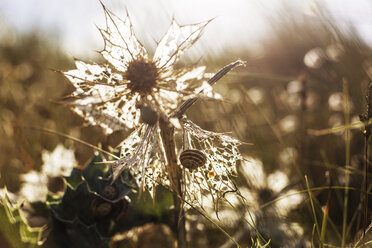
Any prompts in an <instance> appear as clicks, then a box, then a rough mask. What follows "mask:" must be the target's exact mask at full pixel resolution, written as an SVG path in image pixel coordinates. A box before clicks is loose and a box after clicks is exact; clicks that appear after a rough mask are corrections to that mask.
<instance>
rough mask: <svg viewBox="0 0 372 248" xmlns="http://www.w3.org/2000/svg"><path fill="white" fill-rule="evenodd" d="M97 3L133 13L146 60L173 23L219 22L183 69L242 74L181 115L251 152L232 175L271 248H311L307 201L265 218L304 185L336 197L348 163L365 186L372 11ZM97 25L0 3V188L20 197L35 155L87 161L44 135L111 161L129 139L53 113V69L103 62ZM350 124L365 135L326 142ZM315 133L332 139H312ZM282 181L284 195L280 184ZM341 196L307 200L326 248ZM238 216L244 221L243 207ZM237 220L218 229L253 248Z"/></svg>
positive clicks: (75, 4) (287, 4)
mask: <svg viewBox="0 0 372 248" xmlns="http://www.w3.org/2000/svg"><path fill="white" fill-rule="evenodd" d="M104 4H106V5H107V7H108V8H109V9H110V10H111V11H113V12H114V13H116V14H117V15H118V16H121V15H125V12H126V11H128V13H129V15H130V17H131V19H132V21H133V25H134V30H135V33H136V35H137V36H138V38H139V40H141V41H142V43H143V44H144V45H145V47H146V48H147V49H148V51H150V53H151V52H153V51H154V49H155V46H156V41H158V40H160V38H161V37H162V35H164V33H165V32H166V31H167V28H168V26H169V25H170V22H171V20H172V18H175V19H176V20H177V22H178V23H180V24H190V23H197V22H202V21H205V20H209V19H212V18H215V19H214V20H213V21H212V22H211V23H210V24H209V25H208V26H207V28H206V29H205V31H204V34H203V35H202V37H201V38H200V40H199V41H198V42H197V43H196V44H195V46H194V47H192V48H191V49H190V50H189V51H188V52H187V53H186V54H185V55H184V56H183V60H182V61H181V63H185V64H188V63H189V64H190V63H192V62H195V61H198V60H199V62H198V63H199V64H200V65H206V66H207V70H208V72H210V73H214V72H216V71H217V70H218V69H219V68H221V67H222V66H224V65H225V64H228V63H230V62H232V61H235V60H237V59H242V60H245V61H246V62H247V64H246V67H244V68H239V69H237V70H235V71H233V72H232V73H230V74H229V75H228V76H226V77H225V78H224V79H223V80H221V81H220V82H219V83H218V84H217V85H216V89H217V91H218V92H219V93H221V94H222V95H223V96H224V97H225V99H226V101H224V102H202V101H199V102H197V104H195V106H193V107H192V108H191V109H190V111H189V112H188V116H189V117H190V119H191V120H193V121H194V122H196V123H197V124H199V125H200V126H202V127H203V128H205V129H209V130H213V131H217V132H231V134H232V135H233V136H235V137H237V138H239V139H240V140H242V141H243V142H247V143H252V144H253V145H243V146H241V151H242V152H243V154H244V155H245V158H246V160H247V161H245V162H243V163H242V165H241V168H239V170H240V171H241V176H240V177H238V178H237V184H238V185H239V187H240V188H241V190H242V194H243V192H245V194H246V195H245V196H246V198H247V199H250V202H247V203H246V205H248V206H249V207H250V208H252V210H251V211H252V213H253V215H254V219H255V221H256V224H257V227H258V229H259V230H260V232H262V233H263V235H265V237H270V238H271V239H272V241H271V244H272V245H273V247H279V246H281V245H283V244H286V242H287V243H288V242H290V243H291V242H292V243H291V244H296V245H298V247H306V245H308V244H309V242H308V240H310V239H311V236H312V234H311V233H312V228H313V224H314V220H313V218H312V212H311V210H310V208H309V204H308V203H309V202H308V201H307V200H303V201H302V200H300V201H299V200H298V199H297V200H296V199H289V198H288V201H287V202H282V203H281V204H282V205H278V206H277V204H274V203H272V204H270V205H269V206H268V207H265V208H260V206H262V205H263V204H265V203H267V202H270V201H272V200H274V199H276V198H278V197H279V196H283V195H285V194H286V193H288V192H290V191H291V190H294V189H296V190H299V189H304V188H306V187H305V184H304V175H307V176H308V178H309V182H310V186H311V187H326V186H329V185H332V186H343V185H345V181H346V179H345V170H344V168H345V164H347V165H350V166H351V168H352V170H351V175H350V182H349V183H350V185H351V186H352V187H355V188H358V189H360V188H361V187H362V186H363V164H364V160H363V154H364V136H363V134H362V131H361V125H360V122H359V117H358V115H359V114H364V113H365V111H366V100H365V96H366V94H367V88H368V85H369V83H370V80H371V78H372V50H371V45H372V33H371V32H370V30H372V3H371V2H370V1H368V0H356V1H347V0H343V1H341V0H327V1H280V0H275V1H258V0H256V1H244V0H232V1H212V0H205V1H202V2H200V1H194V0H192V1H170V0H158V1H152V2H151V4H149V2H148V1H145V0H140V1H129V0H128V1H124V0H122V1H120V0H116V1H104ZM95 25H97V26H99V27H103V26H104V25H105V18H104V13H103V9H102V7H101V6H100V3H99V1H90V0H89V1H88V0H81V1H72V0H65V1H59V2H51V1H46V0H38V1H27V0H18V1H11V0H2V1H1V2H0V157H1V158H2V159H1V160H0V186H4V185H6V186H7V187H8V189H9V190H10V191H12V192H17V191H18V190H19V187H20V185H21V181H20V179H19V175H20V174H22V173H26V172H28V171H30V170H40V168H41V165H42V163H43V162H42V151H44V150H48V151H53V150H54V148H55V147H56V146H57V145H58V144H63V145H64V146H65V147H66V148H72V149H74V152H75V157H76V159H77V161H78V163H79V165H83V164H85V163H86V161H87V160H88V159H89V158H90V157H91V156H92V154H93V151H92V149H91V148H89V147H86V146H84V145H82V144H79V143H76V142H75V143H74V142H73V141H71V140H70V139H66V138H64V137H61V136H60V135H56V134H50V133H47V132H45V131H42V130H40V128H47V129H51V130H55V131H57V132H61V133H63V134H68V135H71V136H73V137H76V138H79V139H82V140H84V141H86V142H88V143H90V144H93V145H96V146H102V147H103V148H105V149H107V148H108V147H115V146H116V145H118V144H119V143H120V141H121V140H122V139H123V138H124V137H126V135H127V133H126V132H124V131H123V132H115V133H113V134H111V135H110V136H108V137H105V136H104V135H103V132H102V131H101V130H100V128H97V127H88V126H85V125H84V123H83V121H82V119H81V118H80V117H78V116H76V115H74V114H73V113H72V112H71V111H70V110H69V109H68V108H67V107H65V106H61V105H58V104H56V103H54V102H55V101H57V100H59V99H61V98H62V97H63V96H66V95H68V94H69V93H71V92H72V90H73V88H72V86H71V85H70V84H69V82H68V80H67V79H65V78H64V77H63V76H62V75H61V74H59V73H56V72H55V71H54V70H67V69H72V68H74V64H73V57H78V58H80V59H84V60H85V61H87V62H92V61H94V62H103V59H102V58H101V57H100V56H99V54H98V53H97V52H95V51H97V50H100V49H102V48H103V40H102V38H101V37H100V34H99V32H98V30H97V28H96V26H95ZM346 99H347V100H348V101H346ZM345 103H347V104H345ZM345 106H347V107H349V109H350V113H348V111H345V109H347V108H345ZM200 111H201V112H202V114H201V113H200ZM348 123H354V124H356V125H358V123H359V128H358V127H357V128H354V129H352V131H351V132H345V131H344V129H343V128H340V129H339V131H337V130H336V131H337V132H331V131H330V130H329V129H330V128H333V127H338V126H341V127H342V126H343V125H345V124H348ZM321 129H328V130H326V131H324V132H323V133H316V132H315V133H314V132H313V131H311V130H321ZM332 130H333V129H332ZM320 134H321V135H320ZM349 161H350V162H349ZM250 169H251V170H250ZM254 171H256V172H257V171H259V172H260V173H261V174H260V175H257V174H254V173H253V172H254ZM275 178H276V180H274V179H275ZM280 180H281V182H283V183H282V184H280V185H276V184H274V182H278V181H280ZM370 181H372V180H370ZM343 194H344V193H343V191H342V190H334V191H331V196H330V195H329V194H328V191H327V190H320V191H316V192H314V195H315V196H316V199H317V208H318V209H319V212H318V213H319V217H321V216H322V211H321V209H322V207H324V206H325V205H326V203H327V201H328V202H329V199H332V201H331V204H330V205H329V219H330V220H329V222H330V224H329V225H328V229H327V234H326V241H327V242H329V243H333V244H339V243H340V239H341V238H340V233H341V229H342V214H343V211H342V210H343ZM243 195H244V194H243ZM303 197H304V198H303V199H305V198H306V195H303ZM285 199H286V198H285ZM306 199H307V198H306ZM279 202H280V201H278V202H277V203H279ZM361 202H362V199H361V195H360V192H357V191H351V192H350V201H349V206H348V223H349V225H348V235H347V241H348V242H354V241H355V240H356V239H357V237H358V235H359V233H360V230H361V228H362V220H363V215H362V207H361ZM370 203H372V201H370ZM284 207H288V210H287V211H286V212H285V213H278V211H277V210H278V209H275V208H281V209H283V208H284ZM237 209H239V211H240V212H239V211H238V213H240V214H243V215H245V214H246V213H245V211H246V210H244V208H243V207H242V206H239V205H237ZM236 214H237V213H236V211H235V216H238V217H236V218H235V219H234V218H232V217H231V216H234V215H233V213H229V212H227V213H226V216H228V218H227V219H225V220H224V219H223V218H220V219H216V221H219V222H221V223H220V224H221V225H222V226H223V227H224V228H226V229H227V230H228V231H229V233H231V234H232V235H235V236H234V237H235V238H236V239H238V240H239V241H240V242H242V244H246V243H247V244H248V243H249V242H251V239H250V236H252V235H253V236H254V232H252V230H251V229H250V228H248V227H247V228H241V227H242V226H244V227H245V224H244V223H243V221H242V220H241V218H239V215H236ZM194 220H195V221H196V219H194ZM201 221H202V220H201ZM232 222H233V223H232ZM199 229H200V230H199ZM199 229H198V234H195V235H194V236H193V237H194V238H193V240H194V242H196V243H195V244H196V245H202V244H204V245H207V246H209V247H216V246H217V245H221V246H223V245H225V247H229V243H228V242H227V243H225V241H226V238H225V237H224V236H221V235H220V236H219V237H221V238H216V237H215V234H216V232H217V231H216V227H214V226H213V225H210V224H209V225H208V224H205V225H202V226H200V228H199ZM296 230H297V231H296ZM298 230H300V231H299V232H298ZM301 230H302V231H301ZM211 237H215V238H211ZM298 237H301V238H300V239H299V238H298ZM289 240H291V241H289ZM276 245H277V246H276ZM288 247H294V246H288Z"/></svg>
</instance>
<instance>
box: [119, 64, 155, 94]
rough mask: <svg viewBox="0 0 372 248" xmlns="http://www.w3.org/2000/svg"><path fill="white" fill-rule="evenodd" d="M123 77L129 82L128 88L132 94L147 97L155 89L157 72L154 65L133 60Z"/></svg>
mask: <svg viewBox="0 0 372 248" xmlns="http://www.w3.org/2000/svg"><path fill="white" fill-rule="evenodd" d="M125 77H126V79H127V80H128V81H129V83H128V88H129V89H130V90H131V91H132V92H137V93H139V94H141V95H147V94H150V93H151V92H152V89H153V88H154V87H156V81H157V80H158V77H159V72H158V68H156V66H155V63H153V62H147V61H144V60H135V61H132V62H130V63H129V65H128V68H127V71H126V73H125Z"/></svg>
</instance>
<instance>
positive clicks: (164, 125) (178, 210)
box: [159, 119, 187, 248]
mask: <svg viewBox="0 0 372 248" xmlns="http://www.w3.org/2000/svg"><path fill="white" fill-rule="evenodd" d="M159 126H160V135H161V138H162V140H163V145H164V150H165V155H166V159H167V170H168V171H167V172H168V175H169V180H170V187H171V190H172V192H173V202H174V210H175V218H174V223H173V227H174V228H175V230H176V235H177V243H178V248H185V247H187V243H186V229H185V211H184V209H183V201H182V199H183V193H182V190H181V178H182V177H181V170H180V168H179V167H178V164H177V155H176V145H175V142H174V127H173V126H172V125H171V124H170V123H169V122H167V121H165V120H163V119H160V120H159Z"/></svg>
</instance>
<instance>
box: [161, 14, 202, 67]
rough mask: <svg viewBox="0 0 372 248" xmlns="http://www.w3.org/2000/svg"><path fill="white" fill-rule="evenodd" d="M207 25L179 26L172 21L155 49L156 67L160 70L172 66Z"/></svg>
mask: <svg viewBox="0 0 372 248" xmlns="http://www.w3.org/2000/svg"><path fill="white" fill-rule="evenodd" d="M208 23H209V21H207V22H202V23H199V24H194V25H184V26H180V25H178V23H177V22H176V21H175V20H173V21H172V24H171V26H170V28H169V30H168V32H167V33H166V34H165V36H164V37H163V38H162V39H161V41H160V42H159V44H158V47H157V48H156V51H155V55H154V61H156V62H157V65H158V66H159V67H160V68H167V67H169V66H171V65H173V64H174V63H175V62H176V61H177V59H178V57H179V56H181V55H182V53H183V52H184V51H185V50H186V49H187V48H189V47H191V46H192V45H193V44H194V42H195V41H197V40H198V38H199V37H200V34H201V31H202V30H203V29H204V27H205V26H206V25H207V24H208Z"/></svg>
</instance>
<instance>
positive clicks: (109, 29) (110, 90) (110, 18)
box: [64, 6, 220, 134]
mask: <svg viewBox="0 0 372 248" xmlns="http://www.w3.org/2000/svg"><path fill="white" fill-rule="evenodd" d="M103 8H104V11H105V15H106V28H105V29H99V30H100V32H101V35H102V37H103V39H104V42H105V46H104V49H103V50H102V51H101V52H100V53H101V54H102V55H103V57H104V58H105V59H106V60H107V62H108V64H104V65H97V64H87V63H85V62H83V61H80V60H78V59H76V60H75V64H76V67H77V69H74V70H70V71H67V72H64V75H65V76H66V77H67V78H68V79H69V80H70V81H71V82H72V84H73V86H74V87H75V88H76V90H75V91H74V92H73V93H72V96H73V97H76V99H75V100H73V101H72V102H69V103H68V104H70V105H72V110H73V111H74V112H76V113H77V114H79V115H81V116H82V117H84V118H85V120H86V121H88V122H89V123H90V124H91V125H99V126H101V127H102V128H103V129H104V131H105V132H106V133H107V134H110V133H112V132H113V131H116V130H120V129H124V128H135V127H138V125H139V122H140V119H141V111H140V108H141V106H145V107H146V108H150V109H151V110H152V111H154V112H156V113H157V114H158V115H159V116H160V117H162V118H164V119H167V118H168V116H169V114H170V113H171V112H172V111H174V110H175V109H176V108H177V107H178V106H179V104H180V103H182V102H183V101H185V100H187V99H190V98H194V97H200V96H204V97H207V98H219V97H220V96H219V95H218V94H216V93H214V92H213V91H212V87H211V86H210V85H209V84H208V83H207V82H206V81H205V78H204V70H205V67H196V68H193V69H191V70H186V69H174V65H175V63H176V62H177V60H178V58H179V57H180V55H181V54H183V52H184V51H185V50H186V49H188V48H189V47H190V46H191V45H192V44H193V43H194V42H195V41H196V40H197V39H198V38H199V37H200V34H201V32H202V30H203V29H204V27H205V26H206V25H207V24H208V23H209V21H207V22H203V23H199V24H194V25H184V26H180V25H178V24H177V23H176V22H175V21H174V20H173V22H172V24H171V26H170V28H169V30H168V32H167V33H166V34H165V36H164V37H163V38H162V39H161V40H160V42H159V43H158V46H157V48H156V51H155V54H154V56H153V57H152V59H150V58H149V55H148V53H147V52H146V49H145V48H144V47H143V46H142V44H141V43H140V42H139V41H138V40H137V38H136V36H135V34H134V32H133V28H132V24H131V21H130V19H129V16H128V15H127V16H126V17H125V19H124V20H122V19H120V18H119V17H117V16H116V15H114V14H113V13H111V12H110V11H109V10H107V9H106V7H105V6H103Z"/></svg>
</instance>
